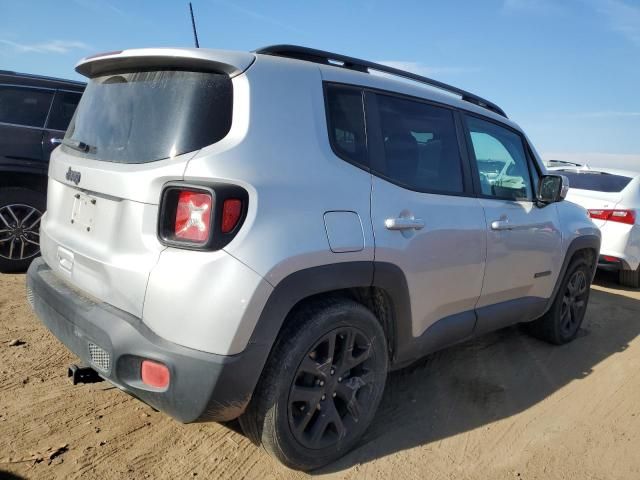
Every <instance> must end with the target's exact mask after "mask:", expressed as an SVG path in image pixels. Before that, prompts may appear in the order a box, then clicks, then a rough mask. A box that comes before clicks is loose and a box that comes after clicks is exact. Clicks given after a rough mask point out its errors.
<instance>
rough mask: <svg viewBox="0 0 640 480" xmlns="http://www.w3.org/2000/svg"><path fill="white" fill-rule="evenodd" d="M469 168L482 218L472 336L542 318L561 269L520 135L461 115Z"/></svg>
mask: <svg viewBox="0 0 640 480" xmlns="http://www.w3.org/2000/svg"><path fill="white" fill-rule="evenodd" d="M465 123H466V126H467V139H468V142H469V145H470V148H469V150H470V156H471V167H472V170H473V175H474V182H475V184H476V190H477V191H478V197H479V201H480V204H481V205H482V207H483V208H484V213H485V218H486V232H487V233H486V235H487V257H486V262H487V265H486V270H485V275H484V282H483V285H482V295H481V297H480V300H479V301H478V305H477V313H478V327H477V331H478V333H482V332H484V331H489V330H493V329H496V328H500V327H501V326H504V325H506V324H509V323H512V322H513V318H514V313H516V314H517V315H520V317H521V319H522V320H523V321H524V320H530V319H531V318H534V317H535V316H537V315H539V314H541V313H542V309H544V307H545V306H546V303H547V299H548V298H549V295H550V294H551V291H552V289H553V286H554V284H555V280H556V278H557V276H558V273H559V269H560V267H561V265H562V256H561V252H562V248H561V244H562V236H561V232H560V229H559V225H558V215H557V210H556V208H555V205H553V204H552V205H547V206H544V207H541V206H538V205H537V204H536V202H535V201H534V199H535V187H534V185H535V182H534V179H536V178H537V176H538V172H537V171H536V170H535V167H534V164H533V161H532V159H531V157H530V155H529V152H528V148H527V144H526V141H525V139H524V138H523V136H522V135H521V134H520V133H519V132H517V131H516V130H513V129H511V128H509V127H507V126H505V125H503V124H500V123H496V122H494V121H491V120H489V119H484V118H480V117H476V116H471V115H465Z"/></svg>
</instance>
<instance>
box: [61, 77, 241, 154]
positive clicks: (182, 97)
mask: <svg viewBox="0 0 640 480" xmlns="http://www.w3.org/2000/svg"><path fill="white" fill-rule="evenodd" d="M232 102H233V90H232V84H231V79H230V78H229V77H228V76H227V75H223V74H215V73H204V72H187V71H178V70H170V71H152V72H131V73H119V74H111V75H105V76H101V77H96V78H93V79H91V81H90V82H89V84H88V85H87V89H86V90H85V92H84V94H83V95H82V99H81V101H80V104H79V105H78V109H77V110H76V113H75V115H74V117H73V119H72V121H71V124H70V125H69V128H68V130H67V133H66V135H65V138H64V141H63V147H62V148H63V149H68V151H69V152H70V153H71V152H72V153H73V154H74V155H81V156H83V157H88V158H95V159H98V160H105V161H110V162H119V163H146V162H153V161H156V160H162V159H165V158H171V157H174V156H176V155H181V154H183V153H187V152H192V151H195V150H199V149H200V148H202V147H205V146H207V145H211V144H213V143H215V142H217V141H219V140H221V139H222V138H223V137H224V136H225V135H226V134H227V133H228V132H229V129H230V128H231V114H232Z"/></svg>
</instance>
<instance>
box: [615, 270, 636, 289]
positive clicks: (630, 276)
mask: <svg viewBox="0 0 640 480" xmlns="http://www.w3.org/2000/svg"><path fill="white" fill-rule="evenodd" d="M618 282H619V283H620V285H622V286H624V287H630V288H640V267H638V268H637V269H635V270H620V272H619V273H618Z"/></svg>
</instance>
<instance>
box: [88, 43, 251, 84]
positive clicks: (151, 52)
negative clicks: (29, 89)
mask: <svg viewBox="0 0 640 480" xmlns="http://www.w3.org/2000/svg"><path fill="white" fill-rule="evenodd" d="M255 58H256V57H255V54H253V53H247V52H233V51H229V50H211V49H206V48H137V49H131V50H122V51H116V52H105V53H99V54H97V55H92V56H90V57H85V58H83V59H82V60H80V61H79V62H78V64H77V65H76V72H78V73H79V74H81V75H84V76H85V77H89V78H92V77H96V76H99V75H103V74H106V73H110V72H117V71H127V70H129V71H131V70H138V69H145V70H147V69H153V68H157V69H163V68H179V69H188V70H195V71H200V72H202V71H204V72H214V73H226V74H227V75H229V76H230V77H235V76H236V75H240V74H241V73H242V72H244V71H245V70H246V69H247V68H249V67H250V66H251V64H252V63H253V62H254V61H255Z"/></svg>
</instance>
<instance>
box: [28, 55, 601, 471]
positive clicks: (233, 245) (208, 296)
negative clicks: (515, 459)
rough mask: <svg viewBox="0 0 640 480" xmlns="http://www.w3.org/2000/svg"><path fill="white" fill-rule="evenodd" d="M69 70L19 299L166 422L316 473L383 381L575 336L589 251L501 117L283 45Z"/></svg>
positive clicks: (556, 184) (473, 103) (579, 226)
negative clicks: (235, 425)
mask: <svg viewBox="0 0 640 480" xmlns="http://www.w3.org/2000/svg"><path fill="white" fill-rule="evenodd" d="M76 69H77V71H78V72H80V73H81V74H83V75H85V76H87V77H88V78H89V83H88V86H87V88H86V91H85V93H84V95H83V96H82V99H81V101H80V104H79V106H78V110H77V111H76V114H75V116H74V119H73V120H72V122H71V124H70V126H69V129H68V131H67V133H66V136H65V138H64V140H63V144H62V145H61V146H60V147H59V148H57V149H56V150H55V151H54V153H53V155H52V159H51V165H50V168H49V185H48V199H47V212H46V214H45V215H44V217H43V219H42V227H41V232H40V244H41V249H42V258H41V259H38V260H36V261H35V262H33V264H32V265H31V268H30V269H29V274H28V280H27V282H28V297H29V300H30V302H31V303H32V305H33V307H34V309H35V311H36V313H37V315H38V316H39V317H40V319H41V320H42V322H43V323H44V324H45V325H46V326H47V327H48V328H49V329H50V330H51V331H52V332H53V334H54V335H56V337H58V338H59V339H60V341H62V342H63V343H64V344H65V345H66V346H67V347H68V348H69V349H70V350H72V351H73V352H74V353H75V354H76V355H77V356H78V357H80V358H81V359H82V360H83V361H84V362H86V363H87V364H88V365H89V366H91V368H93V369H94V370H95V371H97V372H98V374H99V375H100V376H101V377H103V378H104V379H106V380H108V381H110V382H112V383H113V384H115V385H117V386H118V387H119V388H121V389H122V390H124V391H126V392H128V393H130V394H132V395H134V396H136V397H137V398H139V399H141V400H142V401H144V402H146V403H148V404H150V405H152V406H154V407H155V408H157V409H159V410H162V411H164V412H166V413H167V414H169V415H171V416H172V417H174V418H176V419H177V420H179V421H181V422H194V421H203V420H215V421H227V420H231V419H235V418H239V420H240V423H241V425H242V427H243V429H244V431H245V432H246V434H247V436H248V437H249V438H250V439H251V440H252V441H254V442H256V443H259V444H262V445H263V446H264V447H265V448H266V449H267V450H268V451H269V452H270V453H271V454H273V455H275V456H276V457H277V458H278V459H280V460H281V461H282V462H284V463H285V464H287V465H288V466H290V467H293V468H298V469H305V470H308V469H313V468H316V467H319V466H321V465H324V464H326V463H328V462H330V461H333V460H335V459H336V458H338V457H340V456H341V455H343V454H344V453H345V452H347V451H348V450H349V449H351V448H352V447H353V446H354V445H355V444H356V442H357V441H358V439H359V437H361V435H362V434H363V432H364V431H365V429H366V428H367V426H368V425H369V424H370V422H371V420H372V418H373V416H374V415H375V412H376V408H377V406H378V404H379V402H380V399H381V396H382V392H383V389H384V385H385V379H386V376H387V372H389V371H390V370H393V369H397V368H400V367H402V366H405V365H407V364H409V363H411V362H413V361H414V360H416V359H418V358H420V357H422V356H424V355H426V354H429V353H431V352H434V351H436V350H438V349H441V348H444V347H446V346H448V345H452V344H454V343H457V342H460V341H463V340H466V339H469V338H471V337H474V336H477V335H481V334H483V333H485V332H488V331H491V330H495V329H499V328H502V327H505V326H507V325H512V324H515V323H527V327H528V330H529V331H531V332H532V333H534V334H535V335H536V336H538V337H540V338H543V339H545V340H548V341H550V342H551V343H555V344H563V343H566V342H569V341H571V340H572V339H573V338H575V336H576V334H577V331H578V329H579V328H580V324H581V322H582V319H583V317H584V314H585V309H586V306H587V301H588V298H589V286H590V283H591V280H592V277H593V273H594V267H595V263H596V262H595V259H597V258H598V251H599V248H600V235H599V233H598V229H597V228H596V227H595V226H594V225H593V223H592V222H591V220H589V218H588V217H587V214H586V212H585V210H584V209H582V208H581V207H578V206H576V205H574V204H571V203H568V202H566V201H562V200H563V198H564V195H565V194H566V190H567V188H568V184H567V182H566V179H565V178H563V177H560V176H554V175H547V174H546V172H545V168H544V166H543V164H542V162H541V160H540V158H539V156H538V155H537V153H536V151H535V150H534V149H533V146H532V145H531V143H530V142H529V140H528V139H527V137H526V136H525V135H524V133H523V132H522V130H521V129H520V128H519V127H518V126H517V125H516V124H515V123H513V122H511V121H510V120H508V119H507V117H506V115H505V114H504V112H503V111H502V110H501V109H500V108H499V107H498V106H497V105H495V104H493V103H491V102H489V101H487V100H484V99H482V98H480V97H478V96H476V95H473V94H471V93H468V92H465V91H462V90H459V89H457V88H455V87H451V86H449V85H446V84H443V83H440V82H437V81H435V80H431V79H428V78H424V77H420V76H417V75H414V74H411V73H408V72H404V71H401V70H396V69H392V68H389V67H385V66H383V65H377V64H374V63H371V62H367V61H364V60H358V59H355V58H350V57H345V56H342V55H337V54H332V53H329V52H323V51H318V50H312V49H308V48H302V47H295V46H288V45H280V46H275V47H268V48H264V49H261V50H257V51H255V52H251V53H239V52H229V51H216V50H206V49H140V50H126V51H120V52H110V53H106V54H102V55H97V56H94V57H89V58H86V59H84V60H82V61H81V62H80V63H79V64H78V65H77V67H76ZM374 72H376V73H377V74H372V73H374ZM380 72H382V74H380Z"/></svg>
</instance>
